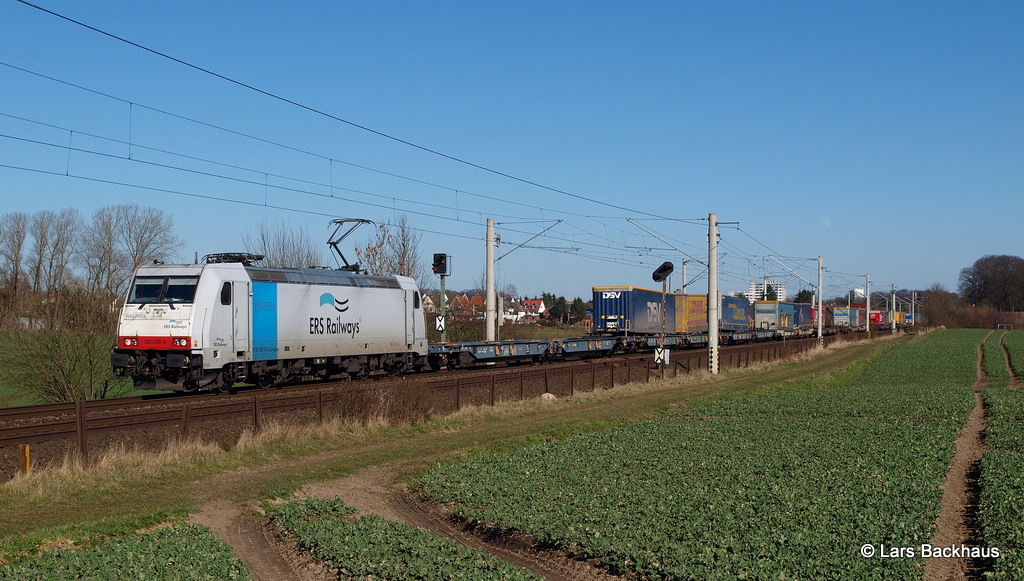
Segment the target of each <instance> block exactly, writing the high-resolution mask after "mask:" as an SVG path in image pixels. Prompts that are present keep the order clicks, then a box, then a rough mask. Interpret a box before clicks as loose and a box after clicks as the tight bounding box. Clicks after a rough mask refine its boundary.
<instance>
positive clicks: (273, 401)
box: [0, 335, 843, 471]
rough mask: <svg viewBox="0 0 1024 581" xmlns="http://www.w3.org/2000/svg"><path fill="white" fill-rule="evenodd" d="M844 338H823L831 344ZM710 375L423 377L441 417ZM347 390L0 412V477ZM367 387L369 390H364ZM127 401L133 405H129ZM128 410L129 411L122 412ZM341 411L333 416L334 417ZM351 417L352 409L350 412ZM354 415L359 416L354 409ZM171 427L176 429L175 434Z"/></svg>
mask: <svg viewBox="0 0 1024 581" xmlns="http://www.w3.org/2000/svg"><path fill="white" fill-rule="evenodd" d="M842 338H843V336H839V335H837V336H832V337H826V340H827V341H826V342H827V343H831V342H833V341H836V340H842ZM816 345H817V339H799V340H792V341H784V342H782V341H780V342H774V343H752V344H748V345H738V346H732V347H730V348H729V349H728V350H724V351H723V355H722V356H721V366H722V367H723V368H742V367H749V366H751V365H755V364H760V363H769V362H772V361H777V360H779V359H783V358H786V357H790V356H792V355H795V354H797V353H799V352H801V351H806V350H809V349H813V348H814V347H815V346H816ZM705 369H707V353H706V352H704V351H687V350H680V351H675V352H672V354H671V357H670V362H669V365H668V366H667V367H658V366H654V365H652V361H651V359H650V357H649V356H647V357H643V358H636V359H617V360H600V361H596V362H583V363H577V364H572V365H566V366H562V367H552V368H544V369H536V368H533V367H531V368H529V369H523V370H516V369H515V368H498V369H495V370H493V371H492V372H490V373H485V374H474V375H463V374H457V375H453V376H449V377H442V378H436V379H435V378H433V377H427V378H425V379H422V381H423V384H424V386H425V387H426V391H427V392H428V393H429V395H430V402H429V406H430V413H434V414H443V413H451V412H454V411H458V410H460V409H462V408H464V407H466V406H483V405H495V404H497V403H499V402H503V401H512V400H521V399H530V398H535V397H539V396H540V395H541V394H544V393H552V394H554V395H556V396H559V397H564V396H571V395H574V394H575V393H577V392H578V391H594V390H597V389H611V388H613V387H615V386H618V385H622V384H625V383H630V382H649V381H651V380H652V378H655V379H666V378H673V377H677V376H680V375H686V374H690V373H694V372H698V371H703V370H705ZM341 385H343V386H344V387H317V388H305V389H301V390H296V391H294V392H292V391H281V392H267V391H265V390H257V391H251V392H247V393H244V394H236V395H231V396H227V395H221V396H208V397H196V398H188V399H186V398H160V399H148V400H146V401H144V402H140V400H139V399H138V398H121V399H120V400H91V401H78V402H70V403H59V404H50V405H33V406H20V407H17V408H2V409H0V461H2V462H0V471H7V470H8V468H9V467H11V466H14V465H15V464H14V463H13V462H12V461H11V460H12V459H13V457H14V454H13V452H14V451H16V450H17V449H18V446H19V445H23V444H37V443H42V442H50V441H55V440H63V441H64V442H66V443H67V445H68V446H69V447H72V448H73V449H75V450H77V453H78V454H79V456H80V458H81V459H83V461H86V462H87V461H88V459H89V457H90V453H91V452H93V451H94V450H92V449H91V441H92V440H94V439H95V437H96V436H97V435H101V434H109V433H127V432H132V431H145V430H147V429H149V428H154V427H161V426H162V427H164V428H165V429H166V428H167V427H170V428H171V430H170V433H172V434H176V435H178V436H179V437H181V438H186V437H188V436H189V435H190V434H191V433H192V428H193V426H194V425H195V424H196V422H199V421H204V422H208V421H227V420H231V421H235V422H238V420H243V421H242V423H243V424H245V425H246V426H247V427H251V428H252V429H254V430H258V429H260V427H261V425H262V424H263V422H264V417H265V416H266V415H267V414H269V413H279V412H303V413H305V414H307V415H309V414H310V413H312V417H313V421H316V422H319V421H322V420H323V419H324V416H325V408H327V407H328V406H335V407H337V406H338V405H344V404H345V403H346V402H350V401H351V400H346V399H345V394H346V392H348V391H351V390H354V389H358V386H353V385H352V384H349V383H344V384H341ZM363 389H368V388H363ZM129 402H130V403H129ZM125 405H131V406H134V407H131V408H126V407H124V406H125ZM340 411H342V410H333V412H334V413H335V414H338V413H339V412H340ZM347 411H349V412H351V411H352V410H347ZM357 411H358V410H357ZM175 428H176V429H175Z"/></svg>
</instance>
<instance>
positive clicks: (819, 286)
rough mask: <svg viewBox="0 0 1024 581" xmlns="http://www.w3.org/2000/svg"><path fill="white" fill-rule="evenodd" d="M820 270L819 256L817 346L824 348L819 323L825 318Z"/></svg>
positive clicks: (822, 334)
mask: <svg viewBox="0 0 1024 581" xmlns="http://www.w3.org/2000/svg"><path fill="white" fill-rule="evenodd" d="M822 270H823V269H822V267H821V257H820V256H819V257H818V345H819V346H820V347H824V346H825V335H824V333H823V330H822V323H821V320H822V319H824V318H825V311H824V309H823V307H822V298H821V295H822V292H821V290H822V288H824V287H823V286H822V285H821V282H822V278H824V277H823V275H822Z"/></svg>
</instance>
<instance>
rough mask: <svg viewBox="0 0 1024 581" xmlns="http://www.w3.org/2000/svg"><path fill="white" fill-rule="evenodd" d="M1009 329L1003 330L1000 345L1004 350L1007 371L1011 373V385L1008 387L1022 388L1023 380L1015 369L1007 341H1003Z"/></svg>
mask: <svg viewBox="0 0 1024 581" xmlns="http://www.w3.org/2000/svg"><path fill="white" fill-rule="evenodd" d="M1007 333H1009V331H1003V334H1002V335H1000V336H999V347H1000V348H1001V349H1002V350H1003V360H1004V361H1005V362H1006V372H1007V373H1009V374H1010V385H1008V386H1007V387H1010V388H1013V389H1020V387H1021V380H1020V378H1019V377H1017V372H1016V371H1014V370H1013V358H1012V357H1010V350H1009V349H1007V348H1006V343H1003V338H1004V337H1006V334H1007Z"/></svg>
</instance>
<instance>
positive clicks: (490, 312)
mask: <svg viewBox="0 0 1024 581" xmlns="http://www.w3.org/2000/svg"><path fill="white" fill-rule="evenodd" d="M486 271H487V283H486V285H487V289H486V294H487V299H486V307H485V314H484V320H485V321H486V323H485V324H484V328H485V329H486V333H487V337H486V339H485V340H487V341H494V340H495V332H494V320H495V314H496V312H497V307H496V304H497V301H496V300H495V299H494V218H488V219H487V265H486Z"/></svg>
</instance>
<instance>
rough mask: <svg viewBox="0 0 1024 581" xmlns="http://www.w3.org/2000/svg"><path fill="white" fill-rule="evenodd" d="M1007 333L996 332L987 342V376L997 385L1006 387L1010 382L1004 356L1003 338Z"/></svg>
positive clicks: (985, 347)
mask: <svg viewBox="0 0 1024 581" xmlns="http://www.w3.org/2000/svg"><path fill="white" fill-rule="evenodd" d="M1005 333H1006V332H1005V331H994V332H993V333H992V334H991V335H989V336H988V340H987V341H985V346H984V349H985V363H984V365H985V376H986V378H987V379H988V380H989V381H992V382H993V383H994V384H996V385H1006V384H1007V382H1009V381H1010V372H1009V371H1008V370H1007V369H1006V358H1005V356H1004V355H1003V338H1004V334H1005Z"/></svg>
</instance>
